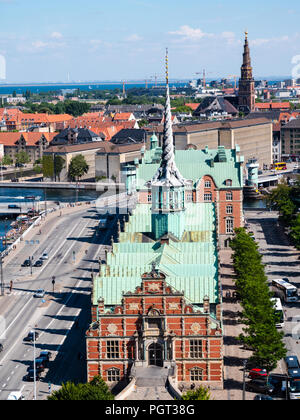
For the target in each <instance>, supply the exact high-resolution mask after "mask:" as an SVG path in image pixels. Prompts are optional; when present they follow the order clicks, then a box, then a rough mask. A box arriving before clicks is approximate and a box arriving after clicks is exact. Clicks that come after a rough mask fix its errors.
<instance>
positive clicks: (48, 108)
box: [23, 100, 91, 117]
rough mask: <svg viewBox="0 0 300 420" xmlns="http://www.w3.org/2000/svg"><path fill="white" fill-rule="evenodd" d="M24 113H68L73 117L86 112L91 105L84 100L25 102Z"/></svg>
mask: <svg viewBox="0 0 300 420" xmlns="http://www.w3.org/2000/svg"><path fill="white" fill-rule="evenodd" d="M24 107H25V109H24V111H23V112H24V113H41V114H69V115H73V117H79V116H80V115H82V114H84V113H86V112H88V111H89V110H90V107H91V105H90V104H88V103H86V102H80V101H71V100H66V101H63V102H58V103H57V104H53V103H49V102H41V103H40V104H37V103H33V102H30V101H28V102H26V103H25V105H24Z"/></svg>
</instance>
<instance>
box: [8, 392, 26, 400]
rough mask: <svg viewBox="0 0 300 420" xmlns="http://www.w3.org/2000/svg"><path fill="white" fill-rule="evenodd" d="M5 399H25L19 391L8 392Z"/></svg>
mask: <svg viewBox="0 0 300 420" xmlns="http://www.w3.org/2000/svg"><path fill="white" fill-rule="evenodd" d="M7 400H11V401H19V400H25V397H24V395H23V394H22V392H21V391H13V392H11V393H10V394H9V396H8V397H7Z"/></svg>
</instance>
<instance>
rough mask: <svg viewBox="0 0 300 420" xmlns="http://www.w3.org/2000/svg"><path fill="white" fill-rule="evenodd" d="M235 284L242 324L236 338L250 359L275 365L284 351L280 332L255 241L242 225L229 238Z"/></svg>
mask: <svg viewBox="0 0 300 420" xmlns="http://www.w3.org/2000/svg"><path fill="white" fill-rule="evenodd" d="M231 248H232V250H233V251H234V253H233V265H234V270H235V273H236V276H237V277H236V281H235V283H236V288H237V293H238V297H239V300H240V303H241V306H242V314H241V319H242V322H243V324H244V325H245V327H244V328H243V333H242V334H241V335H240V336H239V339H240V340H241V341H242V342H243V343H244V345H245V346H246V347H247V348H249V349H251V350H252V352H253V353H252V356H251V358H250V361H253V362H254V363H255V364H257V365H258V366H262V367H264V368H266V369H267V371H268V372H270V371H272V370H273V369H275V368H276V366H277V363H278V361H279V360H281V359H282V358H283V357H285V355H286V349H285V346H284V343H283V340H282V339H283V333H282V332H279V331H278V330H277V328H276V323H277V321H278V320H277V316H276V312H275V309H274V303H273V302H272V300H271V298H272V296H273V294H272V292H271V291H270V290H269V287H268V281H267V277H266V275H265V267H264V264H263V263H262V256H261V255H260V253H259V249H258V245H257V243H256V242H255V241H254V240H253V238H252V237H251V236H250V235H249V234H248V233H247V232H246V230H245V229H244V228H240V229H236V235H235V237H234V239H233V240H232V241H231Z"/></svg>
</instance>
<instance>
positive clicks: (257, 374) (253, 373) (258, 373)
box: [249, 368, 268, 379]
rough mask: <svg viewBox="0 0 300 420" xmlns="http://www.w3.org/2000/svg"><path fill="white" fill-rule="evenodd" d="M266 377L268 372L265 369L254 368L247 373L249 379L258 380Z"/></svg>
mask: <svg viewBox="0 0 300 420" xmlns="http://www.w3.org/2000/svg"><path fill="white" fill-rule="evenodd" d="M267 376H268V372H267V371H266V369H260V368H254V369H251V370H250V372H249V378H251V379H259V378H266V377H267Z"/></svg>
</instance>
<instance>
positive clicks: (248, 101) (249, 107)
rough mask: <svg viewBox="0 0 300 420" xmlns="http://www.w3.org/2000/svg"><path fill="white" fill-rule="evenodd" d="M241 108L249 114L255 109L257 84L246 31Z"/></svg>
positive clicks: (241, 80) (240, 82) (240, 83)
mask: <svg viewBox="0 0 300 420" xmlns="http://www.w3.org/2000/svg"><path fill="white" fill-rule="evenodd" d="M239 110H240V111H242V112H244V113H246V114H249V112H253V111H254V110H255V84H254V79H253V72H252V66H251V57H250V48H249V41H248V32H247V31H246V32H245V44H244V53H243V64H242V67H241V78H240V81H239Z"/></svg>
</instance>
